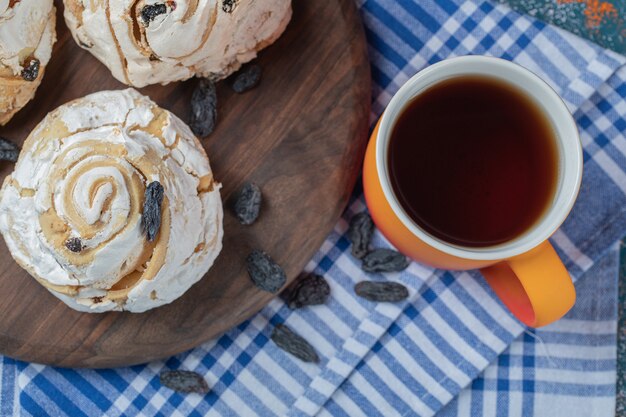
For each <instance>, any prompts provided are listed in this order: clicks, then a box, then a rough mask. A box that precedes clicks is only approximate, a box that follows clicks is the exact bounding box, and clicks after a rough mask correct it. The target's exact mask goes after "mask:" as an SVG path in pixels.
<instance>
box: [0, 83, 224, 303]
mask: <svg viewBox="0 0 626 417" xmlns="http://www.w3.org/2000/svg"><path fill="white" fill-rule="evenodd" d="M156 181H158V182H159V183H160V184H161V185H162V187H163V188H164V198H163V202H162V205H161V207H162V210H161V213H162V216H161V226H160V229H159V233H158V235H157V237H156V239H155V240H154V241H153V242H149V241H148V240H147V238H146V236H145V234H144V232H143V229H142V213H143V208H144V196H145V194H146V192H145V191H146V188H147V186H148V185H149V184H150V183H153V182H156ZM220 187H221V186H220V184H218V183H217V182H215V180H214V179H213V174H212V172H211V167H210V166H209V160H208V158H207V156H206V153H205V152H204V150H203V148H202V146H201V145H200V143H199V142H198V140H197V139H196V138H195V136H194V135H193V134H192V133H191V130H190V129H189V127H187V125H185V124H184V123H183V122H182V121H181V120H180V119H178V118H177V117H176V116H174V115H173V114H171V113H170V112H168V111H166V110H163V109H161V108H159V107H158V106H157V105H156V104H155V103H153V102H152V101H150V100H149V99H148V98H146V97H144V96H142V95H140V94H139V93H138V92H136V91H135V90H132V89H131V90H125V91H104V92H100V93H96V94H92V95H89V96H87V97H84V98H82V99H79V100H76V101H73V102H70V103H68V104H65V105H63V106H61V107H59V108H58V109H56V110H54V111H53V112H51V113H50V114H49V115H48V116H46V118H45V119H44V120H43V121H42V122H41V123H40V124H39V125H38V126H37V127H36V128H35V130H34V131H33V132H32V133H31V134H30V136H29V137H28V138H27V140H26V143H25V144H24V147H23V150H22V153H21V155H20V159H19V161H18V162H17V165H16V167H15V171H14V172H13V174H12V175H10V176H9V177H7V179H6V180H5V182H4V185H3V187H2V190H1V191H0V232H2V234H3V235H4V239H5V241H6V243H7V246H8V248H9V250H10V251H11V254H12V255H13V257H14V258H15V260H16V261H17V262H18V263H19V264H20V265H21V266H22V267H23V268H24V269H26V270H27V271H28V272H29V273H30V274H31V275H32V276H33V277H34V278H35V279H36V280H37V281H39V282H40V283H41V284H42V285H44V286H45V287H46V288H47V289H48V290H50V292H51V293H52V294H54V295H55V296H57V297H59V298H60V299H61V300H63V301H64V302H65V303H66V304H67V305H69V306H70V307H72V308H74V309H76V310H80V311H87V312H102V311H109V310H126V311H132V312H142V311H145V310H148V309H151V308H154V307H157V306H160V305H163V304H167V303H170V302H171V301H173V300H175V299H176V298H178V297H179V296H181V295H182V294H183V293H184V292H185V291H186V290H187V289H188V288H189V287H190V286H191V285H192V284H194V283H195V282H197V281H198V280H200V278H202V276H203V275H204V274H205V273H206V272H207V271H208V270H209V268H210V267H211V265H212V264H213V262H214V260H215V258H216V257H217V255H218V254H219V252H220V250H221V248H222V236H223V228H222V218H223V212H222V202H221V199H220V193H219V189H220Z"/></svg>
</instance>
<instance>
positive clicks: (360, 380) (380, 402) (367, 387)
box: [350, 372, 432, 416]
mask: <svg viewBox="0 0 626 417" xmlns="http://www.w3.org/2000/svg"><path fill="white" fill-rule="evenodd" d="M350 382H352V384H353V385H354V386H355V388H356V389H358V391H359V393H360V394H361V395H363V396H364V397H365V398H367V400H368V401H369V402H370V403H371V404H372V405H373V406H374V407H376V409H377V410H378V411H379V412H380V413H382V415H384V416H388V415H394V414H397V412H396V410H395V409H394V407H392V406H391V404H389V402H388V401H387V399H386V398H385V397H383V396H382V395H381V394H380V392H378V390H377V389H376V388H374V387H373V386H372V385H371V384H370V383H369V381H368V380H367V379H365V378H364V377H363V375H362V374H361V373H360V372H355V373H354V374H352V377H351V378H350ZM366 412H367V411H366ZM431 413H432V411H431Z"/></svg>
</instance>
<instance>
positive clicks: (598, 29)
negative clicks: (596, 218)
mask: <svg viewBox="0 0 626 417" xmlns="http://www.w3.org/2000/svg"><path fill="white" fill-rule="evenodd" d="M500 2H502V3H506V4H508V5H509V6H511V7H512V8H514V9H515V10H517V11H519V12H521V13H525V14H528V15H531V16H534V17H536V18H538V19H540V20H543V21H545V22H547V23H551V24H554V25H556V26H560V27H562V28H563V29H566V30H568V31H570V32H573V33H575V34H577V35H579V36H581V37H584V38H587V39H590V40H592V41H593V42H596V43H597V44H599V45H601V46H603V47H605V48H609V49H612V50H614V51H616V52H619V53H621V54H624V55H626V23H625V21H624V20H625V19H626V0H604V1H603V0H500ZM618 317H619V321H618V332H617V398H616V403H615V415H616V416H626V237H625V238H624V239H623V240H622V243H621V250H620V269H619V306H618Z"/></svg>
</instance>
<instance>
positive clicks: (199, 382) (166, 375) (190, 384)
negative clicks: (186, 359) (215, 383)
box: [159, 371, 209, 394]
mask: <svg viewBox="0 0 626 417" xmlns="http://www.w3.org/2000/svg"><path fill="white" fill-rule="evenodd" d="M159 381H160V382H161V385H163V386H164V387H167V388H169V389H171V390H174V391H177V392H184V393H192V392H195V393H197V394H206V393H208V392H209V385H208V384H207V382H206V381H205V379H204V378H203V377H202V375H200V374H198V373H197V372H191V371H163V372H161V374H160V375H159Z"/></svg>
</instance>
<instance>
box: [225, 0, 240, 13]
mask: <svg viewBox="0 0 626 417" xmlns="http://www.w3.org/2000/svg"><path fill="white" fill-rule="evenodd" d="M235 7H237V0H224V1H223V2H222V10H223V11H224V13H232V12H233V10H235Z"/></svg>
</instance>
